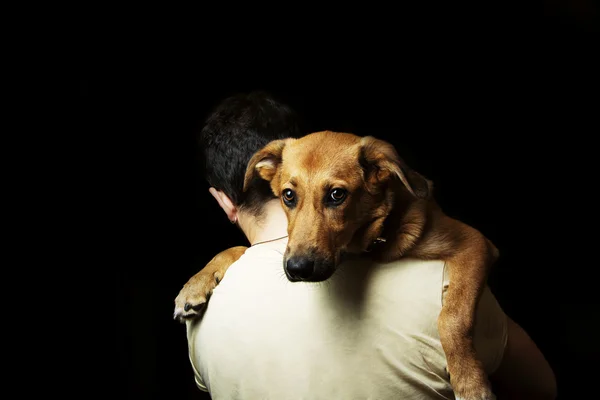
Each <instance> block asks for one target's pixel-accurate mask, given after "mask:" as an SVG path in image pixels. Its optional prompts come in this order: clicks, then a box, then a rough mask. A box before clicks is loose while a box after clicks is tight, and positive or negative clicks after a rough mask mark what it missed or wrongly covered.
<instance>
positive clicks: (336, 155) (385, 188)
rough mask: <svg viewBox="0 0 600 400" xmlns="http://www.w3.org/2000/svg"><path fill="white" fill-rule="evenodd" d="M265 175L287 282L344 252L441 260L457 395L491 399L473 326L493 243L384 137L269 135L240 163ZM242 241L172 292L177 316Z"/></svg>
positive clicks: (324, 267) (315, 276)
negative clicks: (446, 205) (456, 213)
mask: <svg viewBox="0 0 600 400" xmlns="http://www.w3.org/2000/svg"><path fill="white" fill-rule="evenodd" d="M256 176H259V177H261V178H262V179H265V180H267V181H269V182H270V184H271V188H272V190H273V193H274V194H275V195H276V196H278V197H279V198H280V199H281V202H282V206H283V208H284V209H285V211H286V214H287V217H288V234H289V239H288V245H287V249H286V253H285V257H284V270H285V272H286V276H287V277H288V279H289V280H290V281H313V282H316V281H323V280H326V279H328V278H329V277H330V276H331V275H332V274H333V273H334V272H335V269H336V267H337V265H338V264H339V262H340V260H341V258H342V257H343V255H344V254H361V253H364V252H365V251H370V255H371V256H372V257H373V258H374V259H376V260H378V261H392V260H397V259H399V258H401V257H404V256H410V257H416V258H421V259H437V260H440V259H441V260H444V261H445V262H446V265H447V266H448V267H449V274H450V276H449V278H450V285H449V287H448V290H447V293H446V298H445V301H444V304H443V306H442V311H441V313H440V316H439V319H438V330H439V333H440V340H441V343H442V347H443V349H444V352H445V354H446V358H447V363H448V372H449V373H450V381H451V384H452V386H453V389H454V392H455V394H456V398H457V399H469V400H471V399H478V400H479V399H492V398H494V396H493V394H492V392H491V389H490V384H489V382H488V379H487V376H486V374H485V372H484V370H483V366H482V364H481V362H480V361H479V360H478V358H477V355H476V353H475V350H474V347H473V342H472V332H473V327H474V317H475V310H476V306H477V303H478V301H479V297H480V294H481V292H482V289H483V287H484V285H485V282H486V279H487V275H488V270H489V267H490V266H491V264H492V263H493V262H494V261H495V259H496V258H497V257H498V251H497V249H496V248H495V247H494V245H493V244H492V243H491V242H490V241H489V240H487V239H486V238H485V237H484V236H483V235H482V234H481V233H480V232H479V231H477V230H476V229H474V228H472V227H470V226H468V225H466V224H464V223H462V222H460V221H458V220H456V219H453V218H450V217H448V216H447V215H445V214H444V213H443V211H442V210H441V209H440V207H439V206H438V205H437V203H436V202H435V200H434V199H433V196H432V194H431V192H432V185H431V182H429V181H428V180H427V179H425V178H424V177H422V176H421V175H420V174H418V173H416V172H415V171H413V170H411V169H410V168H408V167H407V166H406V165H405V164H404V162H403V161H402V160H401V159H400V157H398V155H397V153H396V151H395V149H394V148H393V146H391V145H390V144H388V143H386V142H384V141H381V140H378V139H375V138H373V137H362V138H361V137H359V136H355V135H352V134H346V133H336V132H329V131H325V132H317V133H313V134H310V135H307V136H305V137H303V138H301V139H284V140H276V141H273V142H271V143H269V144H268V145H267V146H265V147H264V148H263V149H262V150H260V151H258V152H257V153H256V154H255V155H254V156H253V157H252V159H251V160H250V162H249V163H248V168H247V171H246V181H245V186H246V184H247V183H248V182H249V181H250V180H251V179H254V178H255V177H256ZM243 251H244V248H243V247H236V248H232V249H228V250H226V251H224V252H222V253H220V254H219V255H217V256H216V257H215V258H214V259H213V260H211V262H210V263H209V264H207V266H206V267H205V268H204V269H203V270H202V271H200V272H199V273H198V274H197V275H196V276H194V277H193V278H192V279H191V280H190V282H188V284H186V286H185V287H184V288H183V289H182V291H181V292H180V294H179V296H178V297H177V299H176V311H175V316H176V318H186V317H190V316H195V315H197V311H198V310H199V308H200V307H201V306H202V305H203V304H204V303H205V302H206V301H207V298H208V296H209V295H210V293H211V292H212V289H213V288H214V287H215V286H216V284H218V280H219V279H221V278H222V276H223V274H224V272H225V271H226V270H227V268H228V267H229V266H230V265H231V264H232V263H233V262H234V261H235V260H237V259H238V258H239V257H240V256H241V254H242V253H243Z"/></svg>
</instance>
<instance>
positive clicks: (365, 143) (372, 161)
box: [359, 136, 432, 199]
mask: <svg viewBox="0 0 600 400" xmlns="http://www.w3.org/2000/svg"><path fill="white" fill-rule="evenodd" d="M359 160H360V164H361V165H362V167H363V168H364V169H365V177H366V179H367V181H368V182H369V183H372V184H376V183H378V182H385V181H387V180H389V179H390V178H391V177H393V176H397V177H398V178H399V179H400V180H401V181H402V183H403V184H404V186H406V188H407V189H408V191H409V192H410V193H411V194H412V195H413V196H415V197H416V198H418V199H426V198H428V197H429V196H430V194H431V187H432V183H431V182H430V181H429V180H427V179H426V178H425V177H423V176H422V175H421V174H419V173H418V172H416V171H414V170H412V169H411V168H410V167H408V165H406V163H405V162H404V161H403V160H402V159H401V158H400V156H399V155H398V153H397V152H396V149H395V148H394V146H392V145H391V144H389V143H387V142H385V141H383V140H380V139H376V138H374V137H373V136H365V137H363V138H361V141H360V158H359Z"/></svg>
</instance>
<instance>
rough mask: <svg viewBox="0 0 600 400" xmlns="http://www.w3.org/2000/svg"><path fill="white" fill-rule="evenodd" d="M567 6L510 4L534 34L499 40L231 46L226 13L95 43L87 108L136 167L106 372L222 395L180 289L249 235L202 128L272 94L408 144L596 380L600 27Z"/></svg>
mask: <svg viewBox="0 0 600 400" xmlns="http://www.w3.org/2000/svg"><path fill="white" fill-rule="evenodd" d="M557 4H558V3H553V2H546V3H545V7H546V8H545V10H544V11H543V13H542V11H540V14H539V15H538V14H534V13H532V14H531V15H530V14H523V15H519V14H518V13H517V12H515V11H514V9H513V10H508V11H506V10H504V13H503V14H501V15H502V17H506V16H508V17H509V19H508V20H506V21H508V22H507V24H508V25H510V23H517V22H518V23H520V24H521V25H519V26H520V28H524V29H519V30H512V31H508V33H506V32H496V33H498V34H497V35H494V39H492V40H491V41H490V40H488V39H482V38H480V37H478V36H479V33H478V32H480V31H477V30H476V29H472V30H471V32H470V34H469V35H468V37H469V40H465V38H464V37H462V38H461V39H458V38H454V37H452V38H449V37H448V33H449V32H453V29H454V25H453V24H450V23H447V24H443V25H438V26H437V28H435V27H429V28H428V29H427V35H426V37H425V36H422V35H421V33H420V32H421V31H418V32H417V31H416V30H415V31H414V32H412V36H411V39H410V40H407V39H406V37H399V38H398V40H397V41H396V40H395V38H394V37H393V35H391V36H390V35H389V34H386V38H388V39H389V40H386V41H385V42H383V41H382V40H381V37H375V38H373V39H370V38H367V37H365V36H363V35H356V38H355V37H354V36H353V37H352V40H349V42H350V43H345V44H344V45H341V44H340V46H338V45H337V44H335V45H334V44H333V43H332V44H331V46H330V47H329V48H327V46H322V47H326V48H325V49H324V50H325V51H322V52H317V51H316V47H317V46H316V44H318V43H319V40H318V39H319V34H320V33H319V31H318V29H317V28H316V27H314V26H308V27H305V28H306V30H309V31H311V32H313V34H315V35H316V38H317V40H316V41H315V42H313V43H316V44H315V45H314V46H315V47H312V45H308V46H305V47H298V46H296V45H291V44H290V41H289V40H288V38H286V37H278V34H277V31H270V32H268V29H267V30H266V31H267V32H265V35H264V36H260V35H257V36H258V37H257V38H254V37H253V38H252V39H249V38H248V39H246V37H245V36H244V32H242V33H240V32H237V33H231V35H233V36H232V37H233V39H232V40H231V41H230V40H229V39H228V38H227V37H225V36H226V34H227V32H228V30H227V29H226V28H224V27H223V26H219V27H218V28H214V29H212V28H211V29H209V30H207V32H209V33H211V32H212V34H213V35H212V36H209V37H206V36H205V35H198V40H197V41H195V40H186V41H185V42H182V41H181V40H180V39H181V37H180V36H177V35H163V33H161V34H154V35H151V36H150V37H151V40H139V39H140V38H143V37H144V33H143V32H140V34H139V35H132V36H128V37H127V39H125V38H123V42H122V43H121V45H120V46H118V47H115V48H114V49H108V50H109V52H108V54H109V55H110V56H109V57H108V58H103V57H97V58H95V56H94V54H93V53H91V55H90V57H89V59H88V61H89V65H93V66H94V68H87V69H85V68H84V69H82V71H83V75H82V78H81V80H80V88H79V93H80V100H81V105H83V106H86V107H87V106H88V105H90V106H92V107H90V108H89V109H90V110H94V111H100V112H99V113H94V114H90V115H94V117H93V118H92V117H90V121H89V125H90V126H91V125H94V124H97V125H98V126H102V129H103V131H104V132H107V133H110V137H111V138H114V141H112V142H111V143H110V145H111V147H112V150H115V160H117V159H118V160H119V162H122V164H118V165H119V167H118V171H117V173H116V174H117V175H118V176H117V177H116V179H115V180H114V182H112V183H111V184H112V185H113V186H112V188H113V190H114V197H113V199H112V200H114V201H113V204H116V206H115V211H116V213H115V215H116V216H117V217H118V218H117V220H118V225H115V226H113V227H112V229H113V237H114V239H115V240H114V241H113V243H115V244H116V247H117V249H118V251H119V252H120V256H119V257H118V259H116V261H114V263H113V265H112V267H113V268H114V270H115V273H116V280H115V282H116V297H115V300H116V303H115V305H116V321H114V330H112V329H111V330H112V331H113V334H114V337H115V338H116V350H117V352H116V353H117V360H118V362H117V364H118V365H119V368H118V371H114V369H113V370H111V372H110V373H109V374H108V375H107V376H106V380H107V381H110V382H112V381H114V382H115V383H118V384H120V391H121V393H126V395H127V397H128V398H140V399H147V398H148V399H149V398H153V399H170V398H178V399H182V398H190V399H191V398H204V397H203V396H205V395H203V394H202V393H201V392H200V391H198V389H197V388H196V387H195V384H194V380H193V374H192V370H191V367H190V364H189V361H188V356H187V347H186V346H187V345H186V340H185V328H184V326H183V325H181V324H179V323H177V322H175V321H173V320H172V312H173V300H174V298H175V296H176V295H177V293H178V292H179V289H180V288H181V287H182V286H183V284H184V283H185V282H186V281H187V279H188V278H189V277H191V276H192V275H193V274H194V273H195V272H197V271H198V270H199V269H200V268H201V267H202V266H203V265H204V263H206V262H207V261H208V260H209V259H210V258H211V257H212V256H213V255H214V254H215V253H216V252H218V251H220V250H223V249H225V248H226V247H229V246H232V245H238V244H245V243H246V242H245V239H244V237H243V236H242V235H241V234H240V233H239V232H238V231H236V230H235V229H233V228H232V227H231V226H230V225H229V224H228V222H227V219H226V217H225V215H224V213H223V212H222V211H221V210H220V209H219V208H218V206H217V204H216V202H215V201H214V200H213V199H212V197H211V196H209V194H208V187H207V186H206V184H205V183H204V182H203V181H202V179H201V178H200V176H199V173H198V166H197V161H198V160H197V158H196V153H195V152H196V147H195V136H194V135H195V133H196V132H197V130H198V129H199V127H200V126H201V124H202V122H203V120H204V118H205V117H206V115H207V114H208V112H209V111H210V109H211V108H212V107H214V106H215V105H216V104H217V103H218V102H219V101H220V100H222V99H223V98H225V97H227V96H228V95H231V94H233V93H236V92H244V91H249V90H255V89H262V90H267V91H270V92H271V93H273V94H274V95H276V96H279V97H280V98H281V99H282V100H283V101H285V102H287V103H288V104H289V105H290V106H292V107H293V108H294V109H296V110H297V111H298V112H299V113H300V114H301V116H302V117H303V118H304V121H305V130H306V132H310V131H317V130H324V129H329V130H338V131H347V132H353V133H356V134H359V135H374V136H376V137H379V138H382V139H385V140H388V141H390V142H392V143H393V144H394V145H395V146H396V148H397V149H398V151H399V153H400V154H401V156H402V157H403V158H404V159H405V160H406V161H407V162H408V164H409V165H411V166H412V167H413V168H414V169H416V170H418V171H420V172H421V173H422V174H424V175H426V176H427V177H428V178H430V179H432V180H433V181H434V182H435V187H436V189H435V190H436V196H437V199H438V202H439V203H440V204H441V205H442V207H443V208H444V209H445V211H446V212H447V213H448V214H450V215H452V216H455V217H457V218H460V219H462V220H463V221H465V222H467V223H470V224H472V225H473V226H475V227H477V228H478V229H479V230H481V231H482V232H483V233H484V234H485V235H486V236H487V237H489V238H490V239H491V240H492V241H493V242H494V243H496V245H497V247H498V248H499V249H500V251H501V254H502V256H501V259H500V261H499V263H498V264H497V265H496V267H495V269H494V271H493V273H492V276H491V277H490V286H491V287H492V290H493V291H494V293H495V294H496V296H497V298H498V299H499V301H500V303H501V305H502V306H503V308H504V309H505V311H506V312H507V313H508V314H509V315H510V316H511V317H512V318H513V319H514V320H516V321H517V322H518V323H519V324H521V326H523V327H524V328H525V329H526V330H527V331H528V332H529V334H530V335H531V336H532V337H533V339H534V340H535V341H536V342H537V343H538V345H539V347H540V348H541V350H542V351H543V352H544V354H545V355H546V356H547V358H548V360H549V362H550V363H551V365H552V367H553V369H554V371H555V373H556V375H557V378H558V385H559V393H560V398H561V399H562V398H575V397H577V396H576V395H575V394H576V393H578V394H582V393H586V392H587V393H589V392H588V391H590V392H591V390H592V389H593V388H594V385H595V384H594V380H593V379H594V378H595V377H596V376H597V372H598V367H597V366H596V365H594V364H595V363H596V362H597V360H598V357H599V356H600V353H599V348H600V346H599V345H598V339H597V338H598V335H597V333H596V331H595V328H594V327H595V326H596V325H597V324H598V320H599V319H598V310H597V305H598V300H597V296H596V294H595V291H596V290H597V289H596V286H597V282H598V281H597V259H596V258H595V255H596V247H597V243H596V238H597V233H596V229H597V228H596V227H597V217H596V213H597V204H596V201H595V200H596V194H595V190H596V176H595V175H594V174H593V173H594V172H595V169H596V168H595V161H596V158H597V155H596V154H597V150H596V147H595V146H596V145H595V142H596V140H597V134H598V124H597V121H596V119H597V114H598V111H597V110H598V92H597V88H596V83H597V82H596V76H595V68H596V65H595V64H593V58H592V57H591V56H593V53H594V52H595V53H597V49H598V47H597V42H595V41H594V39H593V37H594V35H596V34H597V31H594V29H593V28H592V27H591V26H592V25H591V23H590V22H589V21H590V20H589V18H585V17H581V15H580V14H578V13H577V12H576V11H577V10H579V9H580V8H578V7H580V6H581V4H583V6H585V5H586V4H588V3H585V2H582V3H581V2H573V4H574V5H573V4H571V3H569V4H571V5H570V6H569V7H567V6H564V7H563V6H560V5H557ZM590 4H591V3H590ZM573 10H576V11H573ZM513 12H514V14H512V13H513ZM456 14H457V15H458V14H460V13H458V12H457V13H456ZM511 16H512V18H510V17H511ZM530 16H531V18H530V19H527V18H529V17H530ZM408 19H410V18H408ZM467 20H469V18H467V17H464V18H463V19H461V20H460V21H463V22H464V21H467ZM499 20H502V18H500V17H498V18H497V19H495V20H494V22H495V24H496V25H495V26H501V25H502V24H501V23H500V22H498V21H499ZM523 20H527V23H525V24H523ZM503 21H504V20H503ZM199 24H200V23H199ZM482 25H485V21H483V22H482ZM502 26H504V25H502ZM263 27H264V26H263ZM248 29H252V26H250V27H249V28H248ZM315 31H316V32H315ZM408 31H410V29H405V30H404V31H403V32H408ZM336 32H339V35H342V36H343V34H344V32H345V31H344V30H343V29H342V28H339V30H336ZM146 38H148V37H146ZM154 39H156V40H154ZM187 39H189V37H188V38H187ZM192 39H193V38H192ZM217 39H218V40H217ZM278 40H280V41H281V42H277V41H278ZM232 41H235V42H236V43H237V45H238V46H236V47H235V48H233V47H231V46H232V44H231V42H232ZM217 42H218V44H217ZM275 42H277V43H275ZM278 43H279V44H278ZM295 43H296V42H295ZM240 44H242V45H241V46H240ZM320 44H323V43H320ZM238 47H239V48H241V49H239V48H238ZM320 47H321V46H320ZM359 48H360V50H359ZM100 65H101V66H102V68H96V67H98V66H100ZM86 115H87V114H86ZM111 157H112V156H111ZM106 161H107V164H111V163H112V159H111V158H110V157H108V159H107V160H106ZM241 334H243V333H241ZM113 365H114V364H113ZM115 372H116V373H115ZM115 375H116V376H115Z"/></svg>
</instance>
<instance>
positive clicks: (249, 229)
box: [238, 200, 288, 245]
mask: <svg viewBox="0 0 600 400" xmlns="http://www.w3.org/2000/svg"><path fill="white" fill-rule="evenodd" d="M238 221H239V225H240V228H241V229H242V232H244V234H245V235H246V237H247V238H248V241H249V242H250V245H254V244H257V243H260V242H265V241H270V240H274V239H278V238H281V237H284V236H287V223H288V222H287V217H286V216H285V212H284V211H283V208H281V203H280V202H279V200H271V201H269V202H268V203H266V204H265V206H264V209H263V215H262V217H261V220H260V223H259V221H258V220H257V218H256V217H254V216H252V215H248V214H246V213H242V214H239V215H238Z"/></svg>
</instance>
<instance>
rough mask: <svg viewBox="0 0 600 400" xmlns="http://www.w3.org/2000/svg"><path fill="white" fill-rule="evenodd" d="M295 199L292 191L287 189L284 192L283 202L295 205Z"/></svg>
mask: <svg viewBox="0 0 600 400" xmlns="http://www.w3.org/2000/svg"><path fill="white" fill-rule="evenodd" d="M294 198H295V194H294V191H293V190H292V189H285V190H284V191H283V201H284V202H285V203H286V204H290V203H293V201H294Z"/></svg>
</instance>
